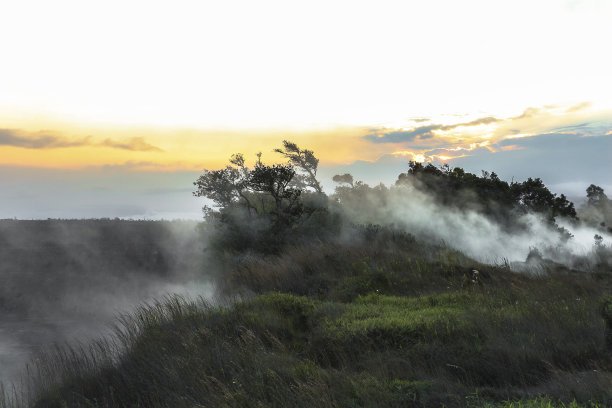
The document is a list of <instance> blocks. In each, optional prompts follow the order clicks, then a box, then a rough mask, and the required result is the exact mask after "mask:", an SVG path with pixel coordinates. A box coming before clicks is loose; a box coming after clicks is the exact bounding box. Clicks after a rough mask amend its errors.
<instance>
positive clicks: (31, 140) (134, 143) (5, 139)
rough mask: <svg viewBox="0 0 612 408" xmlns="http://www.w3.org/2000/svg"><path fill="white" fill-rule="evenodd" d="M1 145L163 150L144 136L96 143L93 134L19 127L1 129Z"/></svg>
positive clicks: (46, 147) (43, 147)
mask: <svg viewBox="0 0 612 408" xmlns="http://www.w3.org/2000/svg"><path fill="white" fill-rule="evenodd" d="M0 146H13V147H22V148H25V149H58V148H62V147H79V146H107V147H112V148H115V149H124V150H132V151H156V152H161V151H163V150H162V149H160V148H159V147H157V146H153V145H152V144H150V143H147V142H146V141H145V139H144V138H142V137H132V138H130V139H127V140H125V141H117V140H113V139H106V140H104V141H103V142H102V143H95V142H94V141H93V140H92V137H91V136H86V137H83V138H80V139H69V138H66V137H62V136H57V135H52V134H46V133H45V132H38V133H29V132H25V131H22V130H17V129H0Z"/></svg>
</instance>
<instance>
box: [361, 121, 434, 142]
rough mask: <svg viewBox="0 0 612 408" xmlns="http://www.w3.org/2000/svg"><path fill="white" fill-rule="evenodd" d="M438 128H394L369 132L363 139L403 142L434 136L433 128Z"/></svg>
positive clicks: (432, 126)
mask: <svg viewBox="0 0 612 408" xmlns="http://www.w3.org/2000/svg"><path fill="white" fill-rule="evenodd" d="M438 129H440V125H430V126H419V127H417V128H415V129H412V130H394V131H390V132H385V133H379V132H376V133H370V134H369V135H366V136H365V139H367V140H369V141H371V142H374V143H403V142H412V141H413V140H415V139H417V138H418V139H429V138H431V137H433V136H434V134H433V133H432V131H433V130H438Z"/></svg>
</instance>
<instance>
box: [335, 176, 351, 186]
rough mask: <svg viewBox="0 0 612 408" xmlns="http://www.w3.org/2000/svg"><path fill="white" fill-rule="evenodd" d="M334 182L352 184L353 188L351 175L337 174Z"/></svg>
mask: <svg viewBox="0 0 612 408" xmlns="http://www.w3.org/2000/svg"><path fill="white" fill-rule="evenodd" d="M332 180H333V181H335V182H336V183H339V184H341V183H345V184H350V186H351V187H353V176H352V175H350V174H349V173H345V174H336V175H335V176H334V177H333V178H332Z"/></svg>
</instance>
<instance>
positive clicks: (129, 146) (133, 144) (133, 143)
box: [101, 137, 163, 152]
mask: <svg viewBox="0 0 612 408" xmlns="http://www.w3.org/2000/svg"><path fill="white" fill-rule="evenodd" d="M101 145H102V146H107V147H113V148H115V149H124V150H133V151H140V152H150V151H154V152H162V151H163V150H162V149H160V148H159V147H157V146H153V145H152V144H150V143H147V142H146V141H145V140H144V138H143V137H132V138H130V139H127V140H126V141H116V140H113V139H106V140H104V141H103V142H102V143H101Z"/></svg>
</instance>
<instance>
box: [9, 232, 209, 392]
mask: <svg viewBox="0 0 612 408" xmlns="http://www.w3.org/2000/svg"><path fill="white" fill-rule="evenodd" d="M201 234H202V233H201V231H200V230H199V228H198V223H197V222H194V221H172V222H164V221H158V222H151V221H148V222H145V221H114V220H78V221H77V220H48V221H14V220H1V221H0V259H1V262H0V281H1V282H2V285H0V381H3V382H5V383H6V382H14V381H18V380H19V376H20V375H21V374H22V373H23V368H24V365H25V363H26V362H28V360H30V359H31V357H32V353H33V352H34V351H36V350H38V349H40V348H41V347H43V348H44V347H49V346H52V345H53V344H54V343H63V342H66V341H68V342H71V341H74V340H75V339H78V340H79V341H87V340H88V339H91V338H95V337H98V336H100V335H101V334H103V333H104V332H105V331H107V330H109V325H110V324H111V323H113V321H114V317H115V316H116V315H117V314H118V313H125V312H129V311H131V310H132V309H133V308H134V306H135V305H137V304H140V303H142V302H143V301H147V300H151V299H153V298H160V297H162V296H163V295H165V294H167V293H181V294H185V295H189V296H192V297H196V296H204V297H206V296H211V294H212V286H211V284H210V283H209V282H208V281H207V279H206V271H205V269H204V248H203V244H202V243H203V242H204V240H203V239H202V237H201Z"/></svg>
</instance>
